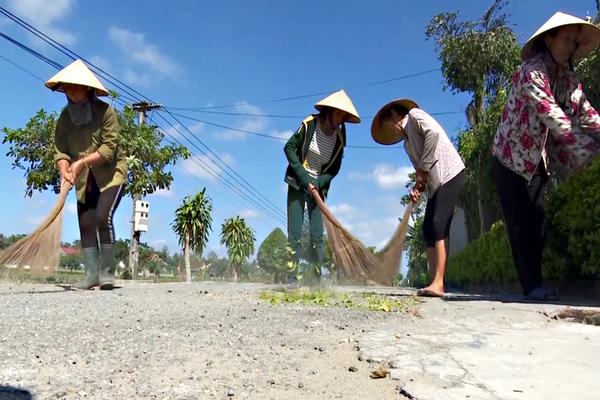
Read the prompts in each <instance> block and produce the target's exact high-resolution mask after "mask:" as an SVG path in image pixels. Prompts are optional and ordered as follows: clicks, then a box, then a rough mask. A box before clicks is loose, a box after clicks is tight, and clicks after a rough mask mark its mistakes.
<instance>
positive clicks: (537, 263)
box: [492, 158, 548, 295]
mask: <svg viewBox="0 0 600 400" xmlns="http://www.w3.org/2000/svg"><path fill="white" fill-rule="evenodd" d="M492 174H493V177H494V180H495V182H496V190H497V191H498V197H499V199H500V205H501V206H502V213H503V214H504V221H505V223H506V230H507V231H508V238H509V240H510V247H511V250H512V255H513V260H514V262H515V266H516V268H517V272H518V274H519V280H520V281H521V287H522V288H523V293H524V294H525V295H527V294H528V293H529V292H531V291H532V290H533V289H535V288H537V287H540V286H541V285H542V253H543V251H544V239H545V238H544V197H545V192H546V186H547V184H548V174H547V173H546V169H545V167H544V164H543V162H542V161H540V164H539V165H538V167H537V169H536V172H535V174H534V175H533V178H532V179H531V181H530V182H527V180H526V179H525V178H523V177H522V176H521V175H519V174H517V173H515V172H513V171H511V170H510V169H508V168H506V167H505V166H504V165H502V164H501V163H500V161H498V160H497V159H495V158H494V161H493V165H492Z"/></svg>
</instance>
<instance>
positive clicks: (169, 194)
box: [152, 189, 175, 199]
mask: <svg viewBox="0 0 600 400" xmlns="http://www.w3.org/2000/svg"><path fill="white" fill-rule="evenodd" d="M152 195H154V196H157V197H164V198H167V199H172V198H173V197H175V192H174V191H173V190H171V189H158V190H157V191H155V192H154V193H152Z"/></svg>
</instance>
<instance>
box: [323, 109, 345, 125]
mask: <svg viewBox="0 0 600 400" xmlns="http://www.w3.org/2000/svg"><path fill="white" fill-rule="evenodd" d="M327 115H328V118H329V123H330V124H331V126H338V125H339V124H341V123H342V122H345V121H346V120H347V119H348V113H346V112H345V111H342V110H338V109H337V108H332V109H331V112H329V114H327Z"/></svg>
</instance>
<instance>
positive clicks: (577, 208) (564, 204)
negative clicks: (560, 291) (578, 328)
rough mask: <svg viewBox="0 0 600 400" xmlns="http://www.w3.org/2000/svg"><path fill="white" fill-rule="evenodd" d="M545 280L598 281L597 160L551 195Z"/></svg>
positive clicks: (599, 182)
mask: <svg viewBox="0 0 600 400" xmlns="http://www.w3.org/2000/svg"><path fill="white" fill-rule="evenodd" d="M546 218H547V222H548V240H547V243H546V253H545V254H544V266H545V274H546V277H547V278H593V279H600V157H599V158H598V159H596V161H594V163H592V164H591V165H590V166H589V167H588V168H586V169H585V170H584V171H582V172H580V173H577V174H575V175H572V176H571V177H569V178H568V179H567V180H565V182H564V183H562V184H561V185H559V186H557V187H556V188H554V189H553V190H551V191H550V195H549V196H548V202H547V204H546Z"/></svg>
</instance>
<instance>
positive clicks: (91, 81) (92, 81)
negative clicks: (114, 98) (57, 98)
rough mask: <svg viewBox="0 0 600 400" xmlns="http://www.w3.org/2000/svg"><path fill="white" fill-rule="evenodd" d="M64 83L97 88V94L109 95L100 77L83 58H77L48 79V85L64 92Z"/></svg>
mask: <svg viewBox="0 0 600 400" xmlns="http://www.w3.org/2000/svg"><path fill="white" fill-rule="evenodd" d="M63 83H72V84H75V85H82V86H88V87H91V88H94V89H96V95H98V96H108V90H106V88H105V87H104V86H103V85H102V83H100V81H99V80H98V78H96V75H94V73H93V72H92V71H90V69H89V68H88V67H87V66H86V65H85V64H84V63H83V61H81V60H75V61H73V62H72V63H71V64H69V65H67V66H66V67H65V68H63V69H61V70H60V71H58V73H57V74H56V75H54V76H53V77H52V78H50V79H48V81H47V82H46V87H47V88H49V89H52V90H58V91H59V92H64V91H65V90H64V88H63V87H62V84H63Z"/></svg>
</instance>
